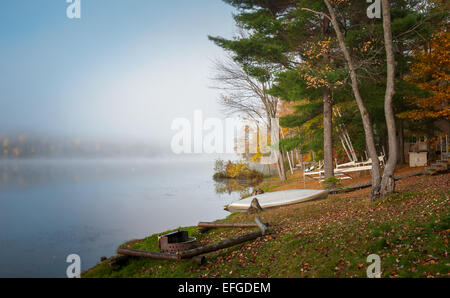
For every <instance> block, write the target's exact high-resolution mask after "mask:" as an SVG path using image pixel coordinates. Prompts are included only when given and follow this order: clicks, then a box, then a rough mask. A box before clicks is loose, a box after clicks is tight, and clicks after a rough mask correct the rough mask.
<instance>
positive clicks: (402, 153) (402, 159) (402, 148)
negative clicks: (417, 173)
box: [398, 120, 405, 165]
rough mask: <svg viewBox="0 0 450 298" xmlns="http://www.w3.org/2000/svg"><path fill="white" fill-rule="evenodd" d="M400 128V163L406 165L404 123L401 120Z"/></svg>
mask: <svg viewBox="0 0 450 298" xmlns="http://www.w3.org/2000/svg"><path fill="white" fill-rule="evenodd" d="M399 124H400V125H399V126H400V127H399V128H398V154H399V156H398V162H399V163H400V164H402V165H403V164H405V140H404V138H405V135H404V131H403V121H401V120H400V123H399Z"/></svg>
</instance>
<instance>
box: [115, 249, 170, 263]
mask: <svg viewBox="0 0 450 298" xmlns="http://www.w3.org/2000/svg"><path fill="white" fill-rule="evenodd" d="M117 253H118V254H119V255H125V256H131V257H140V258H150V259H156V260H169V261H177V260H179V258H178V256H177V255H175V254H168V253H161V252H154V251H145V250H139V249H132V248H119V249H117Z"/></svg>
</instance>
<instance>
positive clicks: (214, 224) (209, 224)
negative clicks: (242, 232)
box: [198, 222, 268, 229]
mask: <svg viewBox="0 0 450 298" xmlns="http://www.w3.org/2000/svg"><path fill="white" fill-rule="evenodd" d="M266 225H268V224H266ZM198 227H200V228H210V229H211V228H257V227H258V224H257V223H254V222H220V223H217V222H200V223H198Z"/></svg>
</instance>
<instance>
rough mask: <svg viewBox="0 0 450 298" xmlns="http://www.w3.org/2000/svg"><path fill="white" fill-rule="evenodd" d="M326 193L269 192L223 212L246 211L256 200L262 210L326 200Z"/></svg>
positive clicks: (228, 207)
mask: <svg viewBox="0 0 450 298" xmlns="http://www.w3.org/2000/svg"><path fill="white" fill-rule="evenodd" d="M327 197H328V191H326V190H320V189H319V190H318V189H293V190H284V191H276V192H269V193H265V194H261V195H256V196H251V197H249V198H246V199H244V200H240V201H237V202H234V203H231V204H229V205H226V206H225V210H227V211H230V212H243V211H247V210H248V209H249V208H250V207H251V205H252V201H253V200H254V199H257V200H258V202H259V205H260V206H261V208H262V209H269V208H276V207H282V206H288V205H293V204H298V203H303V202H309V201H314V200H321V199H326V198H327Z"/></svg>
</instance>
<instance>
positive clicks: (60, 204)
mask: <svg viewBox="0 0 450 298" xmlns="http://www.w3.org/2000/svg"><path fill="white" fill-rule="evenodd" d="M213 167H214V162H213V161H212V160H207V159H203V161H200V159H197V160H194V161H186V160H185V161H181V160H172V161H169V160H165V161H160V160H144V159H134V160H133V159H123V160H106V159H104V160H80V159H77V160H14V161H5V160H3V161H0V213H1V214H0V243H1V244H0V251H1V252H2V253H1V254H0V264H1V265H2V266H0V277H64V276H65V272H66V271H65V270H66V268H67V266H68V264H67V263H66V262H65V261H66V257H67V256H68V255H69V254H73V253H75V254H78V255H80V257H81V260H82V269H83V270H87V269H88V268H89V267H91V266H93V265H95V264H96V263H97V262H98V261H99V260H100V257H102V256H107V257H109V256H112V255H114V253H115V250H116V249H117V247H118V245H120V244H121V243H123V242H125V241H128V240H132V239H140V238H143V237H146V236H149V235H151V234H153V233H158V232H163V231H167V230H169V229H174V228H177V227H180V226H190V225H196V224H197V223H198V222H199V221H210V220H216V219H220V218H223V217H225V216H226V215H227V214H228V213H227V212H226V211H224V210H223V206H224V205H226V204H229V203H230V202H232V201H234V200H238V199H239V193H232V194H228V193H222V192H220V193H217V192H216V186H215V183H214V181H213V180H212V174H213Z"/></svg>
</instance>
